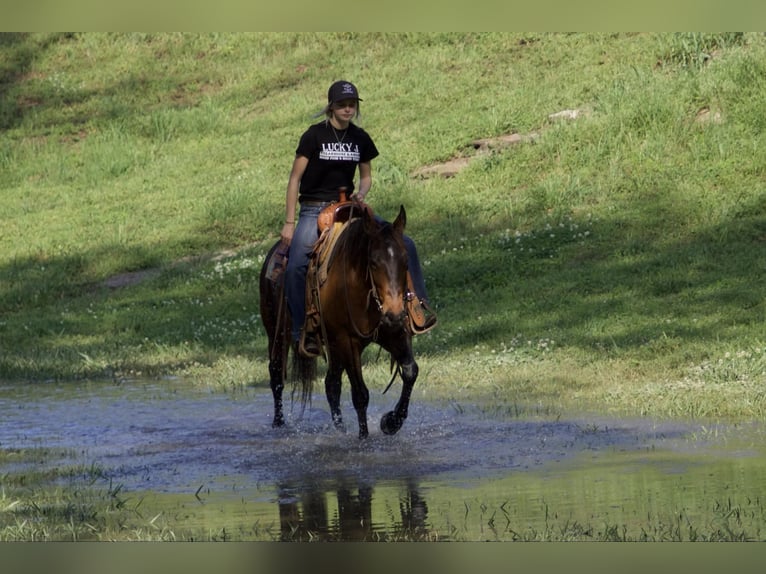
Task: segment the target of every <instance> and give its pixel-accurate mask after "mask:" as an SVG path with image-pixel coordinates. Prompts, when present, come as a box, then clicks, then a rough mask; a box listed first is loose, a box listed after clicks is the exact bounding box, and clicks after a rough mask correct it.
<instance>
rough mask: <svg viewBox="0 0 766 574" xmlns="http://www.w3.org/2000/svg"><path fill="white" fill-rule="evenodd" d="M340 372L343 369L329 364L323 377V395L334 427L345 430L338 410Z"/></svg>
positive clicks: (341, 372)
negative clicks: (328, 406) (325, 397)
mask: <svg viewBox="0 0 766 574" xmlns="http://www.w3.org/2000/svg"><path fill="white" fill-rule="evenodd" d="M342 374H343V369H341V368H337V367H335V366H330V368H328V370H327V375H326V376H325V379H324V389H325V395H326V396H327V403H328V404H329V405H330V414H332V422H333V424H334V425H335V428H337V429H339V430H342V431H345V430H346V426H345V425H344V424H343V416H342V415H341V412H340V389H341V375H342Z"/></svg>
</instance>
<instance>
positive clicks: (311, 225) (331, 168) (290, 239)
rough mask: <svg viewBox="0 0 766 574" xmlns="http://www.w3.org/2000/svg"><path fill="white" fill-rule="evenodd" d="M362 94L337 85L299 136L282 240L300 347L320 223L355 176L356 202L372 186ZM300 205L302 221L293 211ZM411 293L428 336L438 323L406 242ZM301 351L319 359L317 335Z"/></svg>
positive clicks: (371, 150)
mask: <svg viewBox="0 0 766 574" xmlns="http://www.w3.org/2000/svg"><path fill="white" fill-rule="evenodd" d="M360 101H361V99H360V98H359V93H358V91H357V89H356V86H354V84H352V83H351V82H346V81H343V80H341V81H338V82H335V83H333V84H332V85H331V86H330V89H329V90H328V92H327V105H326V106H325V108H324V115H325V119H324V120H323V121H321V122H319V123H317V124H314V125H312V126H310V127H309V128H308V129H307V130H306V131H305V132H304V133H303V135H302V136H301V138H300V141H299V142H298V147H297V149H296V150H295V159H294V160H293V166H292V169H291V171H290V177H289V179H288V182H287V193H286V198H285V223H284V226H283V227H282V232H281V237H282V241H284V242H285V243H286V244H287V245H289V246H290V251H289V256H288V262H287V269H286V270H285V273H286V275H285V292H286V294H287V305H288V307H289V309H290V314H291V316H292V340H293V342H294V343H295V344H296V345H297V344H298V342H299V340H300V337H301V330H302V328H303V323H304V316H305V312H306V309H305V291H306V269H307V267H308V260H309V256H310V255H311V251H312V250H313V247H314V243H315V242H316V240H317V237H318V233H317V217H318V216H319V213H320V212H321V211H322V210H323V209H324V208H325V207H327V206H328V205H330V204H331V203H333V202H337V201H338V200H339V196H338V193H339V190H341V189H345V190H346V193H348V194H351V193H353V191H354V189H355V188H354V175H355V173H356V171H357V169H358V170H359V188H358V189H357V190H356V193H354V195H353V197H354V199H355V200H357V201H360V202H364V200H365V198H366V197H367V194H368V192H369V191H370V187H371V186H372V164H371V162H372V160H373V159H374V158H376V157H377V156H378V149H377V148H376V147H375V143H374V142H373V140H372V138H371V137H370V136H369V134H368V133H367V132H366V131H365V130H364V129H362V128H360V127H359V126H357V125H356V124H354V123H353V122H352V121H351V120H352V119H353V118H356V117H359V102H360ZM298 204H300V213H299V218H298V220H297V226H296V219H295V210H296V207H297V205H298ZM405 245H406V248H407V252H408V259H409V269H410V275H411V277H412V282H413V289H414V291H415V293H414V294H413V296H417V298H418V299H419V301H418V303H420V304H419V305H417V311H418V315H419V316H420V317H421V321H422V324H421V325H417V328H418V329H419V332H424V331H426V330H428V329H430V328H431V327H433V326H434V324H435V323H436V316H435V315H434V314H433V312H432V311H431V310H430V308H429V307H428V304H427V300H428V297H427V293H426V288H425V282H424V280H423V273H422V271H421V269H420V261H419V259H418V254H417V250H416V249H415V244H414V243H413V242H412V240H411V239H409V238H408V237H405ZM301 349H302V350H303V351H304V353H305V354H306V355H307V356H317V355H319V353H320V348H319V342H318V341H317V339H316V334H315V333H311V332H307V333H304V340H303V345H302V346H301Z"/></svg>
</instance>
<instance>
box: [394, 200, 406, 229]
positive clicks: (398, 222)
mask: <svg viewBox="0 0 766 574" xmlns="http://www.w3.org/2000/svg"><path fill="white" fill-rule="evenodd" d="M406 225H407V212H406V211H404V206H403V205H400V206H399V215H397V216H396V219H395V220H394V229H397V230H398V231H401V232H402V233H403V232H404V227H405V226H406Z"/></svg>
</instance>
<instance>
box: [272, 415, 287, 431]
mask: <svg viewBox="0 0 766 574" xmlns="http://www.w3.org/2000/svg"><path fill="white" fill-rule="evenodd" d="M283 426H285V419H284V418H282V417H277V418H275V419H274V420H273V421H272V423H271V428H275V429H278V428H282V427H283Z"/></svg>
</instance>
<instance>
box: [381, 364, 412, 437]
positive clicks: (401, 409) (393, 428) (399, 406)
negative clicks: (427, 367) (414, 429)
mask: <svg viewBox="0 0 766 574" xmlns="http://www.w3.org/2000/svg"><path fill="white" fill-rule="evenodd" d="M400 365H401V369H402V381H403V383H404V384H403V385H402V394H401V396H400V397H399V401H398V402H397V403H396V407H395V408H394V410H392V411H389V412H387V413H386V414H385V415H383V417H382V418H381V419H380V430H382V431H383V433H384V434H396V433H397V432H398V431H399V429H400V428H402V424H404V420H405V419H406V418H407V414H408V410H409V406H410V396H411V395H412V387H413V386H414V385H415V380H416V379H417V378H418V364H417V363H416V362H415V359H414V358H413V357H412V355H411V354H410V355H409V356H408V360H406V361H405V362H401V363H400Z"/></svg>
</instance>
